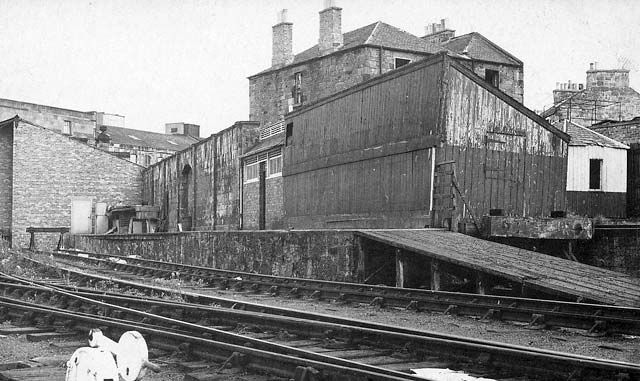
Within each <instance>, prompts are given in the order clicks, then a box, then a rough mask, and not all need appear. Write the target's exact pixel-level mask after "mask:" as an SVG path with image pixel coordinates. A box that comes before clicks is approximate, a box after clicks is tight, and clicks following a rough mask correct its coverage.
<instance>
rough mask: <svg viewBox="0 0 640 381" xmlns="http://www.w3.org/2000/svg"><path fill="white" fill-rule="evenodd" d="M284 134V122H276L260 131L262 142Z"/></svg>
mask: <svg viewBox="0 0 640 381" xmlns="http://www.w3.org/2000/svg"><path fill="white" fill-rule="evenodd" d="M283 132H284V120H281V121H279V122H275V123H272V124H269V125H267V126H265V127H263V128H262V129H261V130H260V140H265V139H268V138H270V137H272V136H275V135H278V134H281V133H283Z"/></svg>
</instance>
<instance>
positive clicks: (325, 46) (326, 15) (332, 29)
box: [318, 0, 343, 55]
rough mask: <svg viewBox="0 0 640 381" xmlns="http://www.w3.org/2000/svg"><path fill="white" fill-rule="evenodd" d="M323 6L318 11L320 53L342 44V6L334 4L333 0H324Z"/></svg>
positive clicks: (330, 51) (333, 50)
mask: <svg viewBox="0 0 640 381" xmlns="http://www.w3.org/2000/svg"><path fill="white" fill-rule="evenodd" d="M324 8H325V9H324V10H322V11H320V37H319V39H318V47H319V48H320V55H325V54H329V53H332V52H335V51H336V50H338V49H340V48H341V47H342V45H343V39H342V8H339V7H337V6H336V5H335V0H324Z"/></svg>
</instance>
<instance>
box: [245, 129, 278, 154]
mask: <svg viewBox="0 0 640 381" xmlns="http://www.w3.org/2000/svg"><path fill="white" fill-rule="evenodd" d="M284 138H285V136H284V134H278V135H276V136H272V137H270V138H267V139H265V140H261V141H259V142H258V143H257V144H256V145H254V146H253V147H251V149H250V150H248V151H247V152H246V153H244V154H243V155H242V157H247V156H251V155H254V154H256V153H259V152H263V151H266V150H268V149H271V148H273V147H277V146H280V145H284Z"/></svg>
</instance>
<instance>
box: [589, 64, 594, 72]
mask: <svg viewBox="0 0 640 381" xmlns="http://www.w3.org/2000/svg"><path fill="white" fill-rule="evenodd" d="M589 70H593V62H591V63H589Z"/></svg>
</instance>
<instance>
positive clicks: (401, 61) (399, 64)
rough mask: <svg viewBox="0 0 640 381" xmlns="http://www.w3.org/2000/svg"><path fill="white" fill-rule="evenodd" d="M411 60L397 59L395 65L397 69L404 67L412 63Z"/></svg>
mask: <svg viewBox="0 0 640 381" xmlns="http://www.w3.org/2000/svg"><path fill="white" fill-rule="evenodd" d="M410 62H411V60H410V59H407V58H396V59H395V65H396V69H397V68H400V67H403V66H404V65H406V64H408V63H410Z"/></svg>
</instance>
